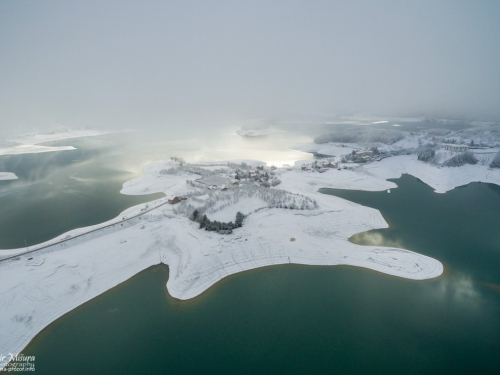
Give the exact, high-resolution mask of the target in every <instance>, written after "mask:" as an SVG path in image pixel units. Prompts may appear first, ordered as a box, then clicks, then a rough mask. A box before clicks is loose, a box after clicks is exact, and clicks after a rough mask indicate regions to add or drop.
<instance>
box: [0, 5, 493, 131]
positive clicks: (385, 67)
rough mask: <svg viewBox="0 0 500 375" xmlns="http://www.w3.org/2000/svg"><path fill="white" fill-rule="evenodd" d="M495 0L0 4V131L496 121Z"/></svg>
mask: <svg viewBox="0 0 500 375" xmlns="http://www.w3.org/2000/svg"><path fill="white" fill-rule="evenodd" d="M499 16H500V3H498V2H495V1H474V2H472V1H438V2H436V1H405V2H398V1H383V2H378V3H375V2H370V1H356V2H347V1H335V2H331V1H312V2H311V1H309V2H299V1H295V2H288V1H287V2H285V1H275V2H264V1H252V2H231V1H215V2H199V1H184V2H164V1H146V2H132V1H106V2H97V1H86V2H77V1H39V2H29V1H13V2H7V1H4V2H1V3H0V48H1V51H2V59H0V68H1V69H0V101H1V103H2V109H1V111H0V130H12V129H14V128H17V127H21V126H22V127H36V126H44V125H47V124H50V123H57V124H62V125H67V126H76V125H88V126H93V127H98V128H111V129H120V128H146V129H149V130H155V129H162V130H169V129H174V128H177V127H178V126H181V125H182V126H195V127H196V126H202V127H212V126H217V124H220V123H226V124H227V123H231V122H237V121H240V120H243V119H251V118H288V119H291V118H295V117H300V118H307V117H308V116H309V117H313V118H318V117H321V118H328V116H330V117H331V116H333V115H336V114H354V113H355V114H361V113H364V114H372V115H380V116H384V115H385V116H428V117H448V118H464V119H478V120H496V121H498V120H500V106H499V105H498V103H500V71H499V69H498V67H499V66H500V47H499V43H498V41H499V40H500V24H499V23H498V19H499Z"/></svg>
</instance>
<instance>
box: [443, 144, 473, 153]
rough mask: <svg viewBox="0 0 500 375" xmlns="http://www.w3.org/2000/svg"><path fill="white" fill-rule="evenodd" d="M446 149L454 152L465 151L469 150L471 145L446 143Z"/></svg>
mask: <svg viewBox="0 0 500 375" xmlns="http://www.w3.org/2000/svg"><path fill="white" fill-rule="evenodd" d="M444 149H445V150H447V151H453V152H465V151H468V150H469V146H467V145H454V144H447V145H444Z"/></svg>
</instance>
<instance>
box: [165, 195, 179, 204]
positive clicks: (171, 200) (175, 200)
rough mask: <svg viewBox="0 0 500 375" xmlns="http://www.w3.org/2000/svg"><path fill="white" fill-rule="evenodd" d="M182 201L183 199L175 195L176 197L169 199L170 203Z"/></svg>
mask: <svg viewBox="0 0 500 375" xmlns="http://www.w3.org/2000/svg"><path fill="white" fill-rule="evenodd" d="M180 201H181V199H180V198H179V197H175V198H174V199H169V200H168V203H170V204H176V203H179V202H180Z"/></svg>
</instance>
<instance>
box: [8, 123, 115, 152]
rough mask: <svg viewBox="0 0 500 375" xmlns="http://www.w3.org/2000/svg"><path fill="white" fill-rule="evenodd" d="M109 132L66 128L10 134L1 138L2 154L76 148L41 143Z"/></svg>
mask: <svg viewBox="0 0 500 375" xmlns="http://www.w3.org/2000/svg"><path fill="white" fill-rule="evenodd" d="M106 133H108V132H105V131H100V130H95V129H69V128H68V129H64V131H53V132H48V133H30V134H19V135H16V136H10V137H9V139H8V140H1V141H2V142H0V144H2V146H0V155H19V154H31V153H39V152H53V151H64V150H74V149H75V148H74V147H72V146H54V147H53V146H44V145H41V144H40V143H44V142H50V141H59V140H63V139H69V138H79V137H89V136H96V135H101V134H106Z"/></svg>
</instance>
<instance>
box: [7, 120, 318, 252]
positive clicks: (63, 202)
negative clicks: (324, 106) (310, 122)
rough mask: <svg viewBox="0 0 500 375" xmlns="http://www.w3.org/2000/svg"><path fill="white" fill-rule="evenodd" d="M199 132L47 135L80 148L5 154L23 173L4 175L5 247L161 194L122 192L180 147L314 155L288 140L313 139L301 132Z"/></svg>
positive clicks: (285, 158) (279, 161)
mask: <svg viewBox="0 0 500 375" xmlns="http://www.w3.org/2000/svg"><path fill="white" fill-rule="evenodd" d="M196 136H197V137H196V138H185V137H180V136H177V137H175V134H168V135H158V136H154V135H151V134H150V135H145V134H143V133H140V132H132V133H120V134H108V135H103V136H98V137H87V138H75V139H68V140H62V141H57V142H48V143H47V144H48V145H53V146H74V147H76V150H70V151H60V152H48V153H38V154H24V155H7V156H0V171H2V172H13V173H15V174H16V175H17V176H18V177H19V179H18V180H9V181H0V249H10V248H18V247H24V246H26V245H28V246H29V245H34V244H38V243H40V242H44V241H47V240H50V239H51V238H54V237H56V236H58V235H60V234H63V233H65V232H67V231H69V230H71V229H76V228H80V227H85V226H89V225H93V224H98V223H102V222H104V221H107V220H110V219H112V218H114V217H116V216H118V215H119V214H120V212H122V211H124V210H125V209H127V208H129V207H132V206H134V205H137V204H140V203H144V202H148V201H151V200H154V199H158V198H161V197H163V196H164V195H163V194H150V195H141V196H129V195H123V194H120V190H121V188H122V184H123V183H124V182H126V181H128V180H131V179H133V178H137V177H139V176H141V170H142V167H144V166H145V165H146V164H148V163H149V162H152V161H156V160H164V159H168V158H169V157H171V156H174V155H177V156H182V157H184V158H185V159H186V160H187V161H190V162H198V161H220V160H234V159H254V160H262V161H264V162H267V163H269V164H275V165H277V166H281V165H283V164H286V163H290V164H293V163H294V162H295V161H296V160H299V159H302V160H303V159H311V158H312V155H310V154H306V153H303V152H299V151H295V150H292V149H289V148H288V146H290V145H291V144H294V143H296V142H300V141H303V142H304V141H307V140H310V137H304V136H303V135H300V134H297V133H292V134H286V135H276V136H269V137H263V138H255V139H252V138H242V137H240V136H238V135H236V134H235V133H234V129H223V130H222V131H220V132H219V133H213V132H212V133H209V134H196ZM0 251H1V250H0Z"/></svg>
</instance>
